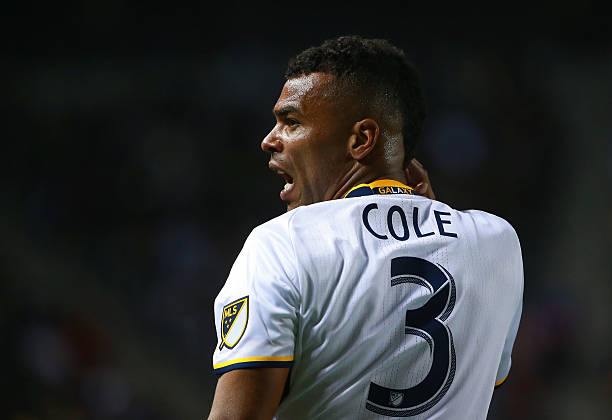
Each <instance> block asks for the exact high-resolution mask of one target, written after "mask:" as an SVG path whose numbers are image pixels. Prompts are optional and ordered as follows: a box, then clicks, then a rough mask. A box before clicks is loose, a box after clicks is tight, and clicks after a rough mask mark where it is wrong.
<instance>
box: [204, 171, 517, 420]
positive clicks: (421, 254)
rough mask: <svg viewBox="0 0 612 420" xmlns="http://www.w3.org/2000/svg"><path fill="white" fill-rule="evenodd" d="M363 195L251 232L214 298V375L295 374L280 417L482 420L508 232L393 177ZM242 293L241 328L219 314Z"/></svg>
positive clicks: (511, 266)
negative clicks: (238, 371) (278, 369)
mask: <svg viewBox="0 0 612 420" xmlns="http://www.w3.org/2000/svg"><path fill="white" fill-rule="evenodd" d="M364 187H365V188H368V189H370V190H371V191H374V192H377V191H378V192H377V193H376V194H375V195H367V196H360V197H359V196H358V197H353V198H346V199H342V200H334V201H328V202H323V203H317V204H313V205H310V206H306V207H302V208H299V209H296V210H295V211H293V212H289V213H287V214H286V215H283V216H281V217H278V218H276V219H274V220H272V221H270V222H268V223H266V224H264V225H262V226H260V227H258V228H257V229H256V230H255V231H254V232H253V234H252V235H251V237H250V238H249V240H248V241H247V244H245V248H244V249H243V251H242V253H241V256H240V257H239V258H238V260H237V262H236V264H235V266H234V268H233V269H232V273H231V274H230V278H229V280H228V283H227V285H226V287H225V288H224V289H223V291H222V292H221V293H220V294H219V297H218V300H217V302H216V311H217V313H218V314H219V315H217V317H216V318H217V322H218V324H217V326H218V331H219V334H220V341H219V345H220V346H221V349H220V348H219V346H217V350H216V352H215V356H214V358H215V361H214V363H215V370H216V371H217V372H219V373H222V372H223V371H226V370H230V369H232V368H240V367H250V366H275V365H277V366H292V369H291V374H290V377H289V387H288V393H287V394H286V396H285V397H284V398H283V400H282V402H281V404H280V406H279V409H278V412H277V419H299V418H304V419H318V418H321V419H370V418H386V417H411V418H440V419H442V418H443V419H447V418H448V419H483V418H485V417H486V414H487V410H488V406H489V403H490V399H491V395H492V392H493V388H494V386H495V385H496V384H499V383H501V382H503V380H504V379H505V377H506V376H507V374H508V371H509V369H510V351H511V349H512V344H513V342H514V338H515V335H516V330H517V328H518V321H519V318H520V312H521V302H522V288H523V282H522V275H523V274H522V261H521V254H520V246H519V243H518V239H517V237H516V234H515V232H514V230H513V229H512V227H511V226H510V225H509V224H508V223H507V222H506V221H504V220H503V219H500V218H498V217H496V216H493V215H491V214H488V213H484V212H480V211H466V212H460V211H456V210H453V209H452V208H450V207H448V206H447V205H445V204H443V203H440V202H437V201H432V200H429V199H426V198H423V197H418V196H413V195H409V194H393V193H397V192H400V193H401V192H402V191H406V189H405V188H403V187H402V186H401V184H399V183H395V182H393V181H378V182H376V183H373V184H369V185H367V186H361V188H362V191H363V188H364ZM357 190H359V189H357ZM366 192H367V190H366ZM353 195H359V194H353ZM245 297H246V299H247V301H248V302H247V303H248V305H250V307H249V308H247V309H248V310H249V311H250V315H249V314H246V316H247V318H248V319H247V321H245V322H243V324H244V327H243V326H242V324H241V323H239V322H238V321H236V319H237V318H236V316H234V318H232V317H231V315H230V313H229V312H228V311H227V308H232V307H231V305H232V304H233V305H236V303H234V301H237V300H239V299H240V298H242V299H244V298H245ZM224 311H225V312H226V313H227V314H228V315H227V317H226V316H225V315H222V313H223V312H224ZM234 312H236V311H235V308H234ZM238 312H240V311H238ZM242 317H243V318H244V317H245V315H244V314H243V315H242ZM227 320H229V321H231V322H230V324H231V323H232V322H233V323H234V324H236V325H238V326H237V327H232V326H231V325H229V324H228V323H227V322H225V321H227ZM224 322H225V327H223V326H222V324H223V323H224ZM241 322H242V321H241ZM247 325H248V328H247ZM233 328H236V330H235V331H242V332H241V334H240V337H238V336H237V333H236V332H234V333H233V334H234V335H233V336H232V333H231V332H228V331H229V330H228V329H233ZM224 329H225V332H224ZM243 336H244V337H243ZM236 338H237V339H236ZM224 343H225V345H224ZM228 344H229V345H231V346H232V350H230V349H229V348H228V347H229V346H228ZM241 346H242V347H241ZM224 351H225V353H223V352H224ZM232 352H233V353H232ZM230 353H231V354H230Z"/></svg>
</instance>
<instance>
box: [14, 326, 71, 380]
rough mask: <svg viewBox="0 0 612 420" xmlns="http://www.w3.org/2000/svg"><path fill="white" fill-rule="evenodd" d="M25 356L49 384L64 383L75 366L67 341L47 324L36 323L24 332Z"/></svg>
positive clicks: (31, 366)
mask: <svg viewBox="0 0 612 420" xmlns="http://www.w3.org/2000/svg"><path fill="white" fill-rule="evenodd" d="M22 347H23V357H24V360H25V362H26V364H27V365H28V366H29V367H30V368H31V369H32V370H33V371H34V372H36V373H37V374H38V376H40V378H41V379H42V380H43V381H44V382H46V383H49V384H60V383H62V382H63V381H64V380H65V379H66V377H67V376H68V373H69V372H70V370H71V368H72V366H73V360H72V354H71V351H70V348H69V347H68V345H67V343H66V341H65V340H64V339H63V338H62V336H61V335H60V334H58V332H57V331H56V330H54V329H53V328H51V327H49V326H47V325H34V326H31V327H29V328H27V329H26V330H25V331H24V334H23V341H22Z"/></svg>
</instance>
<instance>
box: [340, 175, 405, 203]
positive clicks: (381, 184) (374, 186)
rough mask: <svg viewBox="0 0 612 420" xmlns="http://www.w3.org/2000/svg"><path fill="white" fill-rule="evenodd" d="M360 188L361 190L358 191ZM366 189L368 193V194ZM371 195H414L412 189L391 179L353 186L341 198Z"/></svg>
mask: <svg viewBox="0 0 612 420" xmlns="http://www.w3.org/2000/svg"><path fill="white" fill-rule="evenodd" d="M390 187H394V188H390ZM362 188H363V190H360V189H362ZM367 189H369V190H370V191H369V192H368V191H367ZM356 190H360V191H359V194H357V191H356ZM351 193H353V194H351ZM372 194H414V189H413V188H412V187H409V186H407V185H404V184H402V183H401V182H399V181H395V180H393V179H378V180H376V181H374V182H371V183H369V184H359V185H357V186H354V187H353V188H351V189H350V190H349V191H348V192H347V193H346V194H345V195H344V197H343V198H347V197H349V196H351V197H358V196H361V195H372Z"/></svg>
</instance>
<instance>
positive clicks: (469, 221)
mask: <svg viewBox="0 0 612 420" xmlns="http://www.w3.org/2000/svg"><path fill="white" fill-rule="evenodd" d="M456 212H457V215H458V217H459V218H460V220H461V222H462V223H463V224H464V225H465V227H466V228H467V229H472V230H473V231H474V233H475V234H476V235H477V236H478V237H479V238H481V239H490V240H503V241H510V242H512V243H516V244H517V245H518V241H519V239H518V234H517V233H516V230H515V229H514V227H513V226H512V225H511V224H510V222H508V221H507V220H506V219H504V218H502V217H499V216H496V215H494V214H492V213H488V212H486V211H482V210H463V211H458V210H456Z"/></svg>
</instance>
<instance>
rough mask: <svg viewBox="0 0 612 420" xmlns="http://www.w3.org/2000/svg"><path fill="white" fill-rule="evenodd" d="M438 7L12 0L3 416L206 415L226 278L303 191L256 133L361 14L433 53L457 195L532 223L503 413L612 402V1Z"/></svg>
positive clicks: (448, 172) (434, 85)
mask: <svg viewBox="0 0 612 420" xmlns="http://www.w3.org/2000/svg"><path fill="white" fill-rule="evenodd" d="M506 6H507V5H506ZM435 7H437V9H435V8H433V7H432V10H428V11H425V10H415V9H414V8H413V7H412V6H411V7H410V8H408V7H406V8H403V9H402V8H400V9H398V8H390V7H389V6H383V5H382V4H372V5H371V6H370V7H369V8H368V9H365V8H359V7H357V6H356V5H351V6H350V7H346V8H344V7H341V6H340V5H337V6H334V7H332V6H331V5H330V4H328V5H326V6H325V7H323V6H317V5H309V4H279V5H274V6H272V5H267V4H265V3H262V4H257V5H255V4H253V5H250V6H244V5H239V4H235V5H225V6H219V5H214V4H207V5H204V4H203V3H202V4H200V5H198V6H196V7H184V8H179V7H170V6H169V5H166V6H164V7H158V8H155V7H153V6H151V5H150V4H143V5H140V6H128V5H126V4H125V3H124V2H118V1H105V2H101V1H85V2H81V3H78V4H73V5H72V6H70V7H68V6H66V7H63V6H59V5H58V4H56V3H50V4H48V5H46V6H43V5H38V4H34V3H21V4H19V5H12V6H3V8H4V9H5V10H4V11H3V12H2V17H3V21H4V24H3V25H2V34H3V37H2V38H3V41H4V45H5V51H6V53H5V54H4V58H3V60H2V67H3V70H2V73H3V74H4V77H3V82H4V84H5V89H3V91H4V92H6V93H5V94H4V95H3V97H4V100H3V101H2V102H3V106H2V108H3V109H2V110H3V114H4V118H3V119H5V124H7V127H6V130H5V131H4V132H5V134H4V135H3V136H2V137H3V141H2V152H0V156H1V158H0V162H1V169H0V171H1V172H2V182H1V184H0V185H1V189H0V203H1V206H0V246H1V248H0V249H1V251H2V252H1V254H0V258H1V259H0V263H1V264H0V280H1V283H0V284H1V286H0V328H1V332H2V341H1V344H2V345H1V346H0V349H1V351H2V359H1V360H2V363H3V369H2V374H0V381H1V382H0V383H1V384H2V387H3V389H4V391H3V392H2V399H4V401H3V402H2V407H3V408H2V414H0V417H1V418H7V419H14V420H34V419H160V420H161V419H196V418H198V419H199V418H203V417H205V416H206V415H207V414H208V410H209V407H210V404H211V400H212V396H213V391H214V387H215V384H216V378H215V377H214V376H213V375H212V372H211V371H212V362H211V355H212V352H213V348H214V345H215V342H216V336H215V331H214V319H213V312H212V311H213V307H212V304H213V300H214V298H215V296H216V294H217V293H218V291H219V289H220V287H221V286H222V284H223V283H224V281H225V278H226V276H227V274H228V272H229V269H230V267H231V264H232V262H233V260H234V258H235V257H236V255H237V254H238V252H239V251H240V249H241V246H242V244H243V241H244V240H245V238H246V236H247V235H248V233H249V232H250V230H251V229H253V228H254V227H255V226H257V225H258V224H260V223H262V222H264V221H266V220H268V219H270V218H272V217H275V216H277V215H280V214H282V213H283V212H284V206H283V204H282V202H281V201H280V200H279V198H278V192H279V191H280V188H281V187H282V184H283V181H282V180H281V179H280V178H279V177H278V176H277V175H274V174H273V173H271V172H269V171H268V169H267V160H268V158H267V156H266V155H265V154H264V153H262V152H261V150H260V148H259V142H260V141H261V139H262V138H263V137H264V136H265V134H266V133H267V132H268V130H269V129H270V128H271V127H272V126H273V117H272V114H271V109H272V106H273V105H274V103H275V101H276V98H277V97H278V94H279V93H280V89H281V87H282V84H283V78H282V74H283V72H284V68H285V64H286V62H287V60H288V59H289V58H290V57H291V56H292V55H294V54H296V53H297V52H299V51H300V50H302V49H304V48H306V47H309V46H311V45H314V44H318V43H320V42H321V41H323V40H324V39H326V38H329V37H332V36H336V35H341V34H361V35H364V36H372V37H382V38H388V39H390V40H392V41H393V42H395V43H396V44H397V45H398V46H400V47H402V48H403V49H404V50H405V51H406V52H407V54H408V56H409V57H410V58H411V59H412V60H413V61H414V63H415V64H416V66H417V67H418V68H419V69H420V71H421V73H422V77H423V83H424V86H425V90H426V94H427V99H428V107H429V117H428V122H427V126H426V135H425V138H424V140H423V143H422V145H421V147H420V148H419V150H418V153H417V157H418V158H419V159H420V160H421V161H422V162H423V163H424V165H425V166H426V167H427V168H428V170H429V172H430V175H431V178H432V182H433V185H434V189H435V191H436V194H437V196H438V198H439V199H440V201H444V202H446V203H448V204H450V205H452V206H454V207H455V208H458V209H472V208H475V209H481V210H485V211H489V212H492V213H495V214H497V215H499V216H501V217H504V218H505V219H507V220H508V221H509V222H510V223H511V224H512V225H513V226H514V227H515V229H516V230H517V232H518V235H519V238H520V240H521V244H522V249H523V258H524V267H525V296H524V303H525V306H524V312H523V318H522V324H521V328H520V330H519V334H518V338H517V341H516V345H515V351H514V356H513V368H512V371H511V375H510V378H509V380H508V382H507V383H506V384H505V385H504V386H503V387H502V388H501V389H500V390H498V391H497V392H496V395H495V397H494V400H493V403H492V406H491V410H490V414H489V418H490V419H517V418H521V419H575V418H582V419H607V418H612V406H611V402H610V395H611V394H612V352H611V349H612V345H611V343H612V338H611V332H612V328H611V325H612V323H611V322H610V316H611V311H610V302H611V300H612V286H611V283H612V275H611V274H612V252H611V250H612V246H611V240H610V236H611V235H612V218H611V216H612V194H611V191H612V188H611V187H612V124H611V122H610V120H611V117H612V112H611V111H612V103H611V99H610V97H611V93H612V77H611V75H612V49H611V46H612V42H611V40H612V38H611V37H610V33H609V30H608V27H609V21H610V16H606V15H605V13H604V12H603V10H599V9H597V7H595V5H594V3H590V2H588V1H587V2H571V3H569V2H568V3H563V4H560V3H559V4H557V3H555V4H554V6H551V7H544V6H541V7H540V8H539V9H534V7H533V6H532V7H530V8H527V9H522V8H518V7H517V8H516V9H515V10H512V9H510V8H508V7H502V6H499V8H498V9H496V10H484V11H483V10H481V11H479V12H473V13H465V11H463V10H461V9H459V8H458V7H457V8H455V9H453V8H448V7H446V6H444V5H436V6H435Z"/></svg>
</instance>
